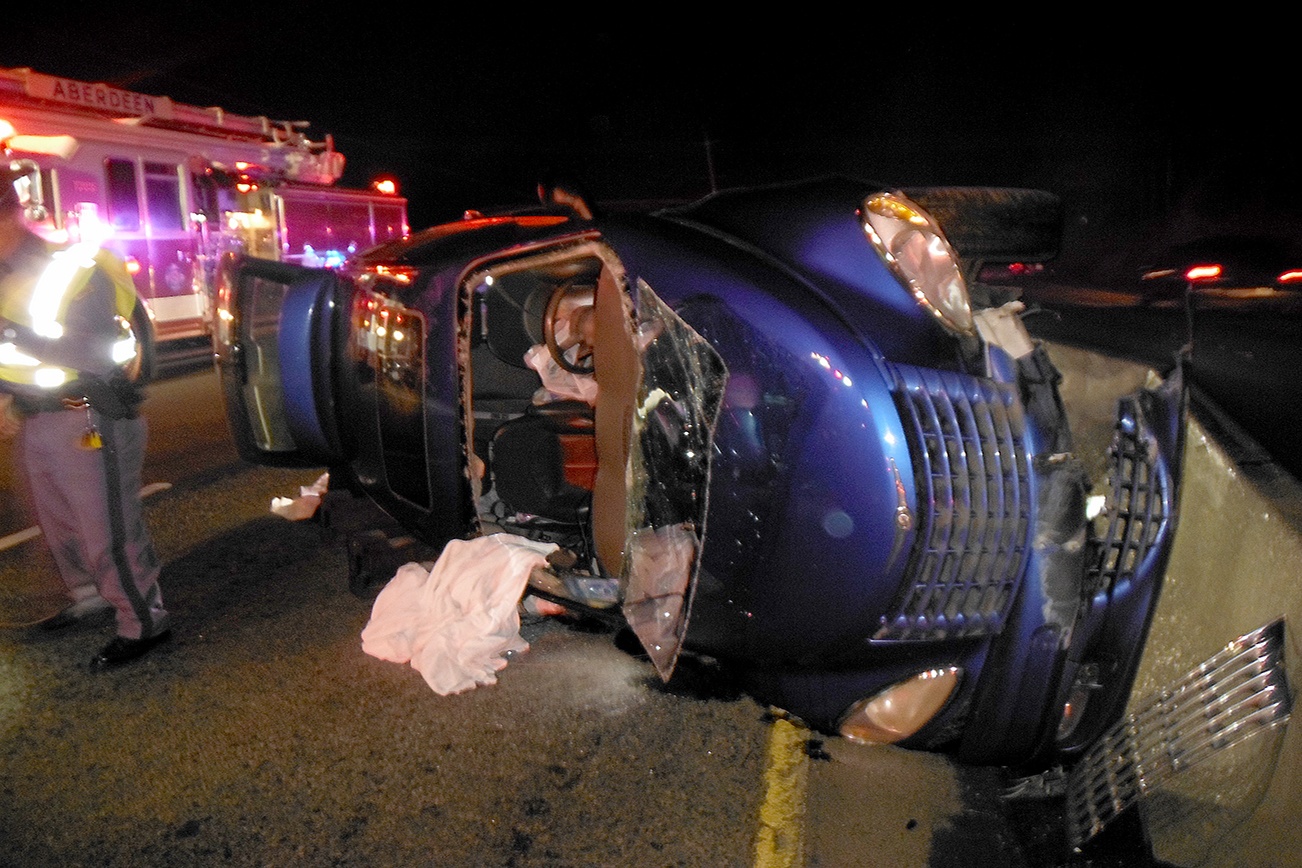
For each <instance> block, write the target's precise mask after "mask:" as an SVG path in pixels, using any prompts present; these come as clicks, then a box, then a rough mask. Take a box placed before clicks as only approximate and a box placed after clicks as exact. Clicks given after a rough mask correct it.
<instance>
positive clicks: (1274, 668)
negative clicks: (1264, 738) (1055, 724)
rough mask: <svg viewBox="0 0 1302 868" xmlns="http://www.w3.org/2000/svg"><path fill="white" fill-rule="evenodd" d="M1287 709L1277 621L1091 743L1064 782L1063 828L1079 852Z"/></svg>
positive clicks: (1281, 718) (1281, 719)
mask: <svg viewBox="0 0 1302 868" xmlns="http://www.w3.org/2000/svg"><path fill="white" fill-rule="evenodd" d="M1291 711H1292V697H1291V696H1290V695H1289V690H1288V681H1287V675H1286V670H1285V668H1284V622H1283V621H1282V620H1278V621H1274V622H1272V623H1270V624H1267V625H1266V626H1264V627H1262V628H1260V629H1258V630H1254V631H1253V632H1251V633H1248V634H1246V635H1244V636H1241V637H1239V638H1238V639H1236V640H1234V641H1233V642H1231V643H1230V644H1229V645H1227V646H1225V648H1223V649H1222V650H1221V651H1219V652H1218V653H1217V654H1215V655H1214V656H1212V657H1211V658H1210V659H1209V660H1207V661H1205V662H1204V663H1202V664H1201V665H1200V666H1197V667H1195V668H1194V669H1192V670H1190V671H1189V672H1188V673H1187V674H1186V675H1185V676H1184V677H1183V678H1182V679H1181V680H1180V681H1179V682H1177V683H1176V684H1175V685H1174V686H1172V687H1171V688H1169V689H1164V690H1162V691H1161V692H1160V693H1158V694H1157V695H1156V696H1154V697H1152V698H1149V699H1147V700H1145V701H1143V702H1140V703H1139V704H1138V705H1137V706H1136V710H1135V711H1134V712H1133V713H1132V714H1130V715H1128V716H1127V717H1126V718H1124V719H1123V720H1120V721H1118V722H1117V723H1116V725H1114V726H1113V727H1112V729H1110V730H1109V731H1108V732H1106V733H1104V735H1103V736H1102V737H1101V738H1100V739H1099V740H1098V741H1096V742H1095V743H1094V745H1093V746H1092V747H1091V748H1090V750H1089V752H1088V753H1087V754H1086V755H1085V756H1084V757H1083V758H1082V759H1081V761H1080V763H1078V764H1077V765H1076V766H1074V767H1073V768H1072V769H1071V771H1070V773H1069V774H1068V777H1067V786H1066V796H1067V822H1068V831H1069V834H1070V836H1071V842H1072V844H1073V845H1074V846H1076V847H1080V846H1081V845H1082V844H1084V843H1086V842H1087V841H1089V840H1090V839H1091V838H1093V837H1094V836H1095V835H1097V834H1098V833H1099V832H1101V831H1102V830H1103V828H1104V827H1105V826H1106V825H1107V824H1108V823H1109V822H1111V821H1112V820H1113V819H1115V818H1116V817H1118V816H1120V815H1121V814H1122V813H1123V812H1124V811H1126V810H1127V809H1128V808H1130V807H1131V806H1133V805H1135V804H1137V803H1139V801H1140V800H1141V799H1143V798H1144V797H1145V796H1150V795H1152V794H1154V793H1155V792H1157V790H1158V788H1159V787H1161V786H1162V785H1163V784H1169V783H1170V782H1171V778H1173V777H1174V776H1175V775H1176V774H1178V773H1180V772H1183V771H1185V770H1186V769H1188V768H1191V767H1192V766H1194V765H1197V764H1199V763H1202V762H1204V761H1205V760H1208V759H1210V758H1211V757H1212V756H1214V755H1216V754H1218V753H1220V751H1222V750H1223V749H1225V748H1228V747H1232V746H1234V745H1236V744H1238V743H1240V742H1242V741H1243V740H1245V739H1247V738H1249V737H1250V736H1253V735H1256V734H1257V733H1260V732H1264V731H1267V730H1270V729H1273V728H1276V727H1280V726H1282V725H1283V724H1284V723H1286V722H1287V721H1288V719H1289V715H1290V713H1291Z"/></svg>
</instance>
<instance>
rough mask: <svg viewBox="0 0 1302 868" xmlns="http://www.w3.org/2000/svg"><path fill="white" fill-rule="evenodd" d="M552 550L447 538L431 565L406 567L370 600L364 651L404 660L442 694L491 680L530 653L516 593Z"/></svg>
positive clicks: (502, 539)
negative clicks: (511, 658) (512, 657)
mask: <svg viewBox="0 0 1302 868" xmlns="http://www.w3.org/2000/svg"><path fill="white" fill-rule="evenodd" d="M557 548H559V547H558V546H557V545H555V544H554V543H543V542H536V541H534V540H529V539H525V538H524V537H520V536H515V535H514V534H507V533H499V534H491V535H489V536H483V537H477V538H475V539H470V540H452V541H451V542H449V543H448V544H447V546H446V547H444V549H443V552H442V553H441V554H440V555H439V558H438V560H437V561H435V563H434V566H433V568H432V569H426V568H425V567H423V566H421V565H420V564H416V563H409V564H404V565H403V566H401V567H399V569H398V572H397V573H395V574H394V577H393V578H392V579H390V580H389V583H388V584H387V585H385V586H384V588H383V589H382V590H381V591H380V593H379V596H377V597H376V599H375V603H374V605H373V606H372V608H371V618H370V621H368V622H367V624H366V627H365V628H363V630H362V650H363V651H365V652H366V653H367V654H369V655H371V656H372V657H378V658H380V659H381V660H389V661H392V662H394V663H410V664H411V667H412V668H413V669H415V670H417V671H419V672H420V674H421V675H422V676H423V677H424V679H425V682H426V683H427V684H428V685H429V686H430V687H431V688H432V689H433V690H434V692H435V693H438V694H440V695H443V696H446V695H448V694H452V693H461V692H462V691H465V690H469V689H471V688H474V687H476V686H479V685H488V684H496V683H497V673H498V672H500V671H501V670H502V669H503V668H505V666H506V663H507V656H508V655H510V654H522V653H524V652H525V651H527V650H529V643H528V642H526V641H525V640H524V637H522V636H521V635H520V612H519V604H520V598H521V597H522V596H523V595H524V591H525V586H526V584H527V583H528V580H529V574H530V573H531V572H532V571H533V569H534V568H535V567H541V566H544V565H545V564H546V562H547V555H549V554H551V553H552V552H553V551H556V549H557Z"/></svg>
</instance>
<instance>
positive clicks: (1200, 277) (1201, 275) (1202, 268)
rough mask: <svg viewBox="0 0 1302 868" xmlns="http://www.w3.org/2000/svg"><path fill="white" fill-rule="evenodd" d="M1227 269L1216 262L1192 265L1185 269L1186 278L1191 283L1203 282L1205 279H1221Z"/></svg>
mask: <svg viewBox="0 0 1302 868" xmlns="http://www.w3.org/2000/svg"><path fill="white" fill-rule="evenodd" d="M1224 271H1225V269H1223V268H1221V266H1220V265H1217V264H1216V263H1214V262H1213V263H1206V264H1203V265H1191V266H1189V267H1188V268H1186V269H1185V270H1184V279H1185V280H1187V281H1189V282H1190V283H1202V282H1205V281H1211V280H1219V279H1220V277H1221V275H1222V274H1223V273H1224Z"/></svg>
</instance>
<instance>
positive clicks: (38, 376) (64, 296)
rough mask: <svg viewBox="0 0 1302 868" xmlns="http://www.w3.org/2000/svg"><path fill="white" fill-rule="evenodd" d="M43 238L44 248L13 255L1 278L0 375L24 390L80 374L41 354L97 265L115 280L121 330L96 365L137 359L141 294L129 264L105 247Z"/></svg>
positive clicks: (60, 334)
mask: <svg viewBox="0 0 1302 868" xmlns="http://www.w3.org/2000/svg"><path fill="white" fill-rule="evenodd" d="M40 243H41V244H42V245H43V246H44V250H43V251H41V252H40V253H39V254H37V253H36V251H34V250H33V249H32V248H31V247H28V248H27V249H25V250H22V251H20V252H19V253H18V254H17V255H15V256H14V257H13V260H14V262H13V265H12V271H11V272H10V273H9V274H7V275H6V276H5V277H4V278H3V279H0V320H3V322H0V380H3V381H5V382H8V383H11V384H13V385H15V386H18V387H26V388H25V390H31V389H32V387H35V388H36V389H38V390H51V391H53V390H57V389H59V388H60V387H62V386H63V385H64V384H66V383H69V382H72V381H74V380H76V379H77V377H78V375H79V372H78V370H76V369H74V368H71V367H66V366H64V365H61V364H58V363H57V362H56V361H54V360H51V359H48V358H42V357H41V356H42V355H43V352H42V347H49V346H51V345H52V344H51V342H56V341H59V340H62V339H64V332H65V325H66V317H67V315H68V310H69V308H70V306H71V305H72V304H73V303H74V302H75V301H77V300H78V299H79V298H81V296H82V295H83V294H85V293H86V292H88V291H89V289H90V287H91V285H92V284H91V278H92V277H93V276H94V275H95V272H96V271H97V270H99V271H100V272H102V273H103V274H104V276H105V277H106V278H107V279H108V280H109V281H110V283H111V284H112V287H113V310H114V314H115V315H116V319H117V324H118V328H119V331H120V332H121V334H120V335H119V336H118V337H117V338H116V339H115V340H114V342H113V346H112V349H111V350H110V351H109V352H110V353H111V358H110V359H105V360H97V361H99V362H102V364H98V365H97V367H100V368H103V369H107V368H110V367H118V368H128V367H129V366H130V365H131V363H132V362H134V361H136V360H137V359H138V350H137V347H136V343H135V335H134V333H133V332H132V330H131V323H132V315H133V312H134V310H135V306H136V303H137V298H136V287H135V282H134V281H133V280H132V279H131V275H130V274H129V273H128V271H127V268H126V265H125V264H123V262H122V260H120V259H118V258H117V257H116V256H114V255H113V254H112V253H111V252H109V251H108V250H105V249H103V248H100V247H96V246H90V245H81V244H73V245H70V246H67V247H56V246H54V245H50V244H46V243H45V242H40ZM69 337H71V336H69ZM46 352H48V351H46ZM59 355H64V354H59Z"/></svg>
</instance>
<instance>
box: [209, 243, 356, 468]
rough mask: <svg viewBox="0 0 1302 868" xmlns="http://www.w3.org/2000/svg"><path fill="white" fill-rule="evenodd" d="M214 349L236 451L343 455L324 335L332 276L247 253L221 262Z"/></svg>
mask: <svg viewBox="0 0 1302 868" xmlns="http://www.w3.org/2000/svg"><path fill="white" fill-rule="evenodd" d="M221 272H222V273H221V278H220V281H219V285H218V293H217V295H218V298H217V308H218V313H217V326H216V331H215V334H214V350H215V353H216V357H217V362H218V370H219V371H220V373H221V380H222V390H223V393H224V397H225V399H226V413H227V418H228V420H229V422H230V427H231V433H232V435H233V437H234V439H235V445H236V448H237V449H238V451H239V453H240V457H242V458H244V459H245V460H246V461H250V462H252V463H255V464H262V465H268V466H273V467H331V466H335V465H337V464H340V463H341V462H343V461H344V460H345V459H346V458H347V456H346V455H345V453H344V449H343V446H342V444H341V440H340V432H339V422H338V416H337V413H336V410H335V406H334V398H333V395H334V389H333V382H332V380H333V366H332V364H331V356H332V353H333V349H334V347H333V341H332V337H331V336H332V333H333V329H334V323H333V311H334V310H335V309H337V307H338V305H337V304H335V302H336V296H337V295H339V294H340V293H341V292H342V291H343V290H342V289H341V286H340V278H339V277H338V276H337V275H336V274H335V273H333V272H331V271H327V270H325V269H314V268H303V267H300V266H296V265H291V264H289V263H284V262H272V261H269V260H263V259H257V258H255V257H248V256H234V257H229V258H227V259H226V260H224V262H223V264H222V269H221Z"/></svg>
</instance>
